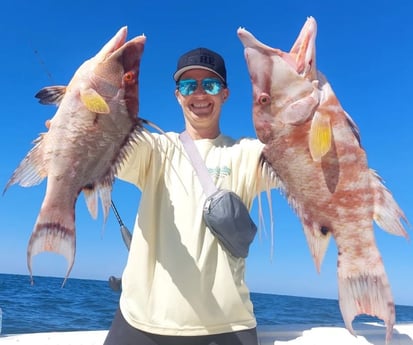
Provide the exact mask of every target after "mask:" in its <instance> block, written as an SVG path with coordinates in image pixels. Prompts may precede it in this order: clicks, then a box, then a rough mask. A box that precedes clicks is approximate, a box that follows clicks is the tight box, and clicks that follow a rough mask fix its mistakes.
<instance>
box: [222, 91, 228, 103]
mask: <svg viewBox="0 0 413 345" xmlns="http://www.w3.org/2000/svg"><path fill="white" fill-rule="evenodd" d="M221 95H222V103H224V102H225V101H226V100H227V98H228V97H229V89H228V88H226V89H223V90H222V93H221Z"/></svg>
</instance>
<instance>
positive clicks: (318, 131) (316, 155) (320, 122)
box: [309, 111, 332, 162]
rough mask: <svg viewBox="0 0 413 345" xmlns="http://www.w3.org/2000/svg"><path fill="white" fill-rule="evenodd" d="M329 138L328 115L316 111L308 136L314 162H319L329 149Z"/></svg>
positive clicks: (330, 138)
mask: <svg viewBox="0 0 413 345" xmlns="http://www.w3.org/2000/svg"><path fill="white" fill-rule="evenodd" d="M331 140H332V135H331V124H330V117H329V116H328V115H325V114H322V113H320V112H318V111H317V112H316V113H315V114H314V118H313V121H312V122H311V129H310V136H309V146H310V154H311V157H312V158H313V160H314V161H315V162H319V161H320V160H321V158H322V157H323V156H324V155H325V154H326V153H327V152H328V151H329V150H330V147H331Z"/></svg>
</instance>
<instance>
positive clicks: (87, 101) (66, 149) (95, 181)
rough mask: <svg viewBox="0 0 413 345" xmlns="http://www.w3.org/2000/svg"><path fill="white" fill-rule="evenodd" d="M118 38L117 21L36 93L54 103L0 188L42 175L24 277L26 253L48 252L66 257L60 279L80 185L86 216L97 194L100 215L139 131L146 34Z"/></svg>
mask: <svg viewBox="0 0 413 345" xmlns="http://www.w3.org/2000/svg"><path fill="white" fill-rule="evenodd" d="M126 37H127V27H123V28H121V29H120V30H119V31H118V32H117V33H116V34H115V36H114V37H113V38H112V39H110V40H109V41H108V42H107V43H106V44H105V45H104V46H103V48H102V49H101V50H100V51H99V52H98V53H97V54H96V55H95V56H94V57H92V58H90V59H89V60H87V61H85V62H84V63H83V64H82V65H81V66H80V67H79V68H78V70H77V71H76V72H75V74H74V75H73V77H72V79H71V81H70V82H69V84H68V85H67V86H51V87H46V88H44V89H42V90H41V91H40V92H39V93H38V94H37V95H36V97H37V98H39V102H40V103H43V104H56V105H58V109H57V112H56V113H55V115H54V116H53V118H52V119H51V120H50V121H47V127H48V131H47V132H46V133H43V134H41V135H40V136H39V137H38V138H37V139H36V140H35V146H34V147H33V148H32V149H31V150H30V152H29V153H28V154H27V156H26V157H25V158H24V159H23V161H22V162H21V163H20V165H19V166H18V168H17V169H16V170H15V171H14V173H13V175H12V176H11V178H10V180H9V181H8V183H7V185H6V188H5V190H6V189H7V188H8V187H9V186H11V185H13V184H16V183H18V184H20V185H21V186H24V187H28V186H33V185H37V184H39V183H40V182H41V181H42V180H43V179H44V178H46V177H47V187H46V193H45V197H44V199H43V203H42V205H41V209H40V212H39V215H38V217H37V220H36V223H35V225H34V228H33V232H32V235H31V237H30V240H29V244H28V248H27V265H28V269H29V272H30V276H31V277H32V257H33V256H34V255H37V254H39V253H41V252H44V251H50V252H55V253H58V254H61V255H63V256H65V257H66V259H67V261H68V269H67V272H66V276H65V279H64V281H63V285H64V283H65V281H66V279H67V277H68V276H69V274H70V271H71V269H72V267H73V264H74V259H75V252H76V237H75V204H76V200H77V198H78V195H79V194H80V192H81V191H83V193H84V195H85V199H86V204H87V207H88V210H89V212H90V214H91V216H92V217H93V218H96V217H97V213H98V199H99V197H100V199H101V202H102V208H103V214H104V220H106V217H107V215H108V212H109V208H110V205H111V191H112V185H113V181H114V176H115V174H116V171H117V168H118V167H119V165H120V164H121V163H122V161H123V160H124V159H125V157H126V155H127V152H128V148H130V147H131V143H132V142H133V141H135V140H138V138H139V136H140V133H141V131H142V128H143V126H142V124H143V121H144V120H142V119H140V118H138V117H137V114H138V108H139V102H138V75H139V67H140V61H141V57H142V54H143V50H144V44H145V40H146V38H145V37H144V36H137V37H135V38H133V39H131V40H130V41H128V42H126ZM32 282H33V280H32Z"/></svg>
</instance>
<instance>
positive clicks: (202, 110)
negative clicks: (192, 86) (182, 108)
mask: <svg viewBox="0 0 413 345" xmlns="http://www.w3.org/2000/svg"><path fill="white" fill-rule="evenodd" d="M211 108H212V105H211V103H210V102H196V103H192V104H191V110H192V112H193V113H195V114H196V115H205V114H209V113H210V112H211Z"/></svg>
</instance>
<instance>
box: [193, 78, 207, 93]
mask: <svg viewBox="0 0 413 345" xmlns="http://www.w3.org/2000/svg"><path fill="white" fill-rule="evenodd" d="M198 93H199V94H205V93H206V92H205V90H204V88H203V86H202V80H197V81H196V89H195V91H194V94H198Z"/></svg>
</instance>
